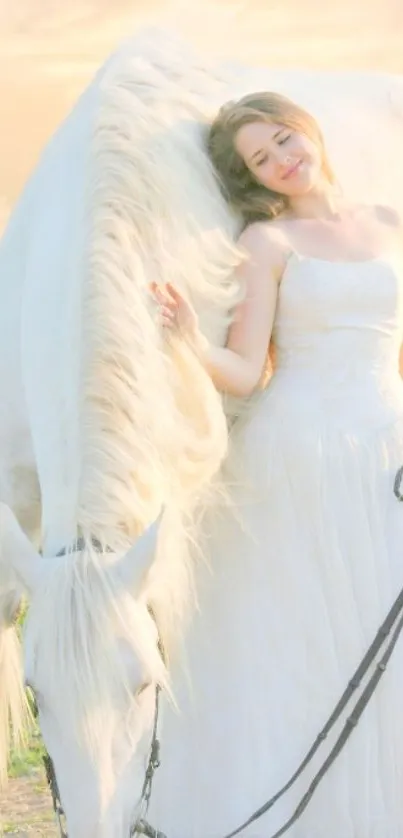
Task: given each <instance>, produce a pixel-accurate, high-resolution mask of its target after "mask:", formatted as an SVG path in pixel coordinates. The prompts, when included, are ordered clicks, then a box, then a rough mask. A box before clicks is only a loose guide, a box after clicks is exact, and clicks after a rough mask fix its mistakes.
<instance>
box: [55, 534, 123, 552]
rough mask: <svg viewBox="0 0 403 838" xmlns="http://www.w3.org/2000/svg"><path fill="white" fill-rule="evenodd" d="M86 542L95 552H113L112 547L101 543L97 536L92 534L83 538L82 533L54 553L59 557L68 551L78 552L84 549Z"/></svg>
mask: <svg viewBox="0 0 403 838" xmlns="http://www.w3.org/2000/svg"><path fill="white" fill-rule="evenodd" d="M87 544H91V547H92V548H93V549H94V550H95V552H96V553H113V550H112V547H109V546H108V545H107V544H102V542H101V541H100V540H99V538H95V537H94V536H92V537H91V538H90V539H88V538H84V536H83V535H79V536H78V538H76V539H75V541H72V542H71V544H69V546H68V547H62V548H61V549H60V550H59V551H58V553H56V556H57V558H59V557H61V556H67V555H68V554H69V553H80V552H81V551H82V550H85V548H86V546H87Z"/></svg>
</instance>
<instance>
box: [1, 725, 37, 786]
mask: <svg viewBox="0 0 403 838" xmlns="http://www.w3.org/2000/svg"><path fill="white" fill-rule="evenodd" d="M43 750H44V749H43V743H42V739H41V737H40V734H39V731H35V732H34V733H33V734H32V736H31V737H30V738H29V740H28V741H27V743H26V745H25V747H24V748H21V749H19V750H13V751H12V753H11V758H10V765H9V776H10V777H24V776H26V775H27V774H32V772H33V771H36V770H37V769H38V768H42V755H43Z"/></svg>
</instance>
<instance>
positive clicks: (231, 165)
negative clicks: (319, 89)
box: [207, 92, 335, 223]
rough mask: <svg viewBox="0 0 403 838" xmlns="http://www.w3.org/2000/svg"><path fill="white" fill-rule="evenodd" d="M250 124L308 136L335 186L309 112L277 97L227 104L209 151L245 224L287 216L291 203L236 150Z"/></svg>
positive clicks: (257, 95) (213, 130)
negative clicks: (261, 180)
mask: <svg viewBox="0 0 403 838" xmlns="http://www.w3.org/2000/svg"><path fill="white" fill-rule="evenodd" d="M251 122H267V123H270V124H272V123H280V124H281V125H285V126H286V127H287V128H292V129H293V130H295V131H299V132H300V133H302V134H305V135H306V136H307V137H309V139H310V140H312V141H313V142H314V143H316V144H317V145H318V146H319V148H320V149H321V151H322V158H323V173H324V174H325V176H326V177H327V178H328V180H329V181H330V183H334V181H335V178H334V174H333V171H332V169H331V166H330V164H329V161H328V158H327V155H326V151H325V146H324V141H323V136H322V133H321V131H320V128H319V126H318V124H317V122H316V120H315V119H314V118H313V116H311V115H310V114H309V113H308V112H307V111H305V110H304V109H303V108H300V107H299V106H298V105H296V104H294V102H292V101H291V100H290V99H287V98H286V97H285V96H281V95H279V94H278V93H269V92H265V93H251V94H248V95H247V96H244V97H243V98H242V99H239V100H238V101H236V102H228V103H227V104H226V105H224V106H223V107H222V108H221V109H220V111H219V112H218V114H217V116H216V118H215V119H214V122H213V123H212V125H211V128H210V132H209V136H208V142H207V147H208V153H209V155H210V158H211V160H212V162H213V164H214V167H215V169H216V172H217V174H218V177H219V180H220V184H221V188H222V191H223V194H224V196H225V198H226V199H227V201H228V203H229V204H230V206H231V207H232V208H233V209H234V210H235V211H236V212H239V213H240V214H241V215H242V216H243V219H244V221H245V222H246V223H250V222H251V221H256V220H258V219H263V218H265V219H267V218H275V217H276V216H278V215H279V214H280V213H282V212H284V210H285V209H286V208H287V203H288V202H287V197H286V196H284V195H281V194H279V193H278V192H273V191H272V190H271V189H268V188H267V187H266V186H263V184H261V183H259V182H258V181H257V180H256V178H255V177H254V175H253V174H252V172H251V171H250V170H249V169H248V167H247V166H246V164H245V162H244V160H243V159H242V157H241V156H240V155H239V154H238V152H237V150H236V148H235V137H236V135H237V133H238V131H239V129H240V128H242V126H243V125H248V124H249V123H251Z"/></svg>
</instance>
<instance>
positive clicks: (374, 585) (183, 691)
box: [150, 254, 403, 838]
mask: <svg viewBox="0 0 403 838" xmlns="http://www.w3.org/2000/svg"><path fill="white" fill-rule="evenodd" d="M402 339H403V270H402V264H401V262H400V260H399V258H398V256H397V255H396V254H395V255H393V254H391V255H388V256H386V257H385V258H379V259H376V258H375V259H371V260H367V261H362V262H329V261H325V260H320V259H313V258H310V257H302V256H297V255H294V256H292V257H291V258H290V260H289V262H288V265H287V268H286V271H285V274H284V277H283V280H282V283H281V288H280V296H279V303H278V308H277V314H276V321H275V328H274V340H275V343H276V346H277V369H276V372H275V374H274V376H273V378H272V380H271V382H270V384H269V386H268V388H267V390H266V391H265V393H264V394H263V395H262V397H261V399H260V401H259V403H258V405H257V407H256V409H255V411H254V414H253V416H252V418H251V420H250V421H249V422H248V425H247V427H246V429H245V431H244V432H243V449H244V457H245V466H246V468H247V473H248V475H249V478H250V480H248V481H246V482H245V484H244V485H243V486H241V487H239V488H238V489H236V490H235V496H236V504H237V507H238V509H239V511H240V513H241V519H242V524H243V527H242V528H241V526H240V525H238V524H237V523H236V521H234V519H233V517H232V516H231V515H227V516H225V515H224V514H223V515H222V516H221V518H220V520H219V521H216V529H215V530H214V532H212V533H211V539H210V541H211V550H212V555H211V557H210V562H211V567H210V569H208V568H207V567H201V568H200V569H199V573H198V579H197V584H198V591H199V604H200V610H199V613H198V614H197V615H196V617H195V620H194V622H193V626H192V629H191V631H190V634H189V638H188V644H187V652H188V672H187V673H186V675H183V676H180V675H179V674H178V676H177V678H176V680H175V681H174V686H175V691H176V696H177V699H178V704H179V712H178V713H176V712H175V711H171V710H170V709H169V708H165V717H164V720H163V727H162V735H161V740H162V750H161V760H162V764H161V767H160V769H159V772H157V777H156V783H155V789H154V792H153V799H152V806H151V809H150V821H151V822H152V823H154V825H155V826H157V825H158V826H159V827H160V829H162V830H163V831H164V832H165V833H166V834H167V838H220V836H224V835H225V834H226V833H227V832H230V831H231V830H232V829H235V828H236V827H237V826H238V825H239V824H240V823H241V822H242V821H243V820H245V819H246V818H247V817H248V816H249V815H250V814H251V813H252V811H253V810H254V809H256V808H258V807H259V806H260V805H261V804H262V803H264V801H265V800H267V799H268V798H269V797H271V796H272V795H273V794H274V793H275V792H276V791H277V790H278V789H279V788H281V786H282V785H284V783H285V782H286V781H287V780H288V779H289V777H290V776H291V775H292V774H293V772H294V771H295V769H296V768H297V766H298V765H299V763H300V761H301V760H302V758H303V757H304V756H305V754H306V752H307V751H308V749H309V747H310V745H311V744H312V743H313V741H314V739H315V738H316V736H317V734H318V733H319V731H320V730H321V728H322V726H323V725H324V723H325V722H326V720H327V718H328V716H329V715H330V713H331V712H332V710H333V708H334V706H335V704H336V703H337V700H338V699H339V698H340V696H341V694H342V693H343V691H344V689H345V687H346V686H347V683H348V681H349V679H350V678H351V676H352V675H353V672H354V670H355V668H356V667H357V665H358V663H359V662H360V660H361V658H362V657H363V655H364V653H365V651H366V649H367V647H368V646H369V644H370V642H371V641H372V640H373V638H374V636H375V634H376V632H377V629H378V628H379V626H380V625H381V623H382V622H383V620H384V618H385V617H386V615H387V613H388V611H389V609H390V607H391V605H392V603H393V601H394V599H395V598H396V596H397V594H398V592H399V590H400V589H401V588H402V587H403V503H399V501H398V500H397V499H396V497H395V495H394V491H393V487H394V478H395V474H396V471H397V469H398V468H399V467H400V466H401V465H403V382H402V379H401V377H400V374H399V371H398V356H399V350H400V345H401V342H402ZM353 703H354V702H352V703H351V704H350V705H349V708H348V709H349V711H350V712H351V707H352V704H353ZM347 715H348V712H345V713H344V714H343V718H342V720H340V722H339V723H338V724H337V726H336V730H335V731H334V732H333V734H332V735H330V736H329V738H328V739H327V740H326V742H325V743H324V744H323V745H322V747H321V748H320V749H319V752H318V754H317V755H316V757H315V759H314V760H313V763H312V765H311V766H310V767H309V768H308V769H307V771H306V772H304V774H303V776H302V778H301V779H300V780H299V781H298V782H297V783H296V785H295V787H294V788H293V789H292V790H291V791H289V792H288V794H286V795H285V796H284V798H282V799H281V800H280V801H279V802H278V803H277V804H276V806H274V808H273V810H272V811H271V812H270V813H268V814H267V815H265V816H264V817H263V818H262V819H261V820H260V821H257V822H256V823H255V824H254V825H253V826H251V827H249V828H248V829H247V830H246V831H245V832H244V833H242V835H244V836H245V838H252V836H253V838H270V836H271V835H272V834H273V833H274V832H275V831H276V830H277V829H278V828H279V827H280V826H281V825H282V824H283V823H284V822H285V821H286V820H288V818H289V817H290V816H291V814H292V812H293V810H294V808H295V806H296V805H297V803H298V801H299V800H300V798H301V797H302V795H303V794H304V792H305V791H306V789H307V788H308V785H309V782H310V780H311V779H312V776H313V775H314V774H315V773H316V771H317V770H318V767H319V766H320V764H321V763H322V762H323V760H324V758H325V757H326V755H327V754H328V753H329V750H330V748H331V745H332V744H333V743H334V741H335V738H336V735H337V734H338V733H340V731H341V729H342V727H343V725H344V722H345V720H346V717H347ZM286 834H287V835H288V836H289V838H403V634H402V636H401V638H400V640H399V642H398V644H397V647H396V649H395V651H394V654H393V656H392V658H391V661H390V663H389V666H388V668H387V670H386V672H385V674H384V676H383V678H382V680H381V682H380V684H379V686H378V688H377V690H376V693H375V694H374V696H373V697H372V699H371V701H370V704H369V706H368V707H367V709H366V711H365V712H364V714H363V716H362V718H361V720H360V722H359V725H358V726H357V727H356V728H355V729H354V730H353V733H352V735H351V737H350V739H349V741H348V743H347V745H346V746H345V748H344V750H343V752H342V753H341V755H340V756H339V757H338V759H337V760H336V762H335V764H334V765H333V767H332V768H331V769H330V770H329V772H328V773H327V774H326V776H325V778H324V780H323V782H322V783H321V784H320V785H319V787H318V788H317V790H316V792H315V794H314V796H313V798H312V800H311V802H310V804H309V806H308V808H307V809H306V811H305V812H304V814H303V815H302V816H301V818H300V819H299V820H298V821H297V822H296V824H295V825H294V826H293V827H292V828H291V829H290V831H289V832H288V833H286Z"/></svg>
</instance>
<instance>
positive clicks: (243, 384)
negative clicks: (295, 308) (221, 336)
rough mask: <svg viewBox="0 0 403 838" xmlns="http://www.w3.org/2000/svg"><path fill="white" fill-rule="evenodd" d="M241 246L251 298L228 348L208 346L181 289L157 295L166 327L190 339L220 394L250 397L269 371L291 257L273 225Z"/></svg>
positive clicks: (254, 231)
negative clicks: (281, 284) (280, 294)
mask: <svg viewBox="0 0 403 838" xmlns="http://www.w3.org/2000/svg"><path fill="white" fill-rule="evenodd" d="M239 245H240V246H241V248H243V250H244V251H245V253H246V258H245V260H244V261H243V262H242V264H241V265H240V266H239V268H238V269H237V276H238V278H239V280H240V281H241V283H242V284H243V285H244V287H245V298H244V300H243V302H242V303H241V304H240V305H239V306H238V307H237V309H236V311H235V315H234V320H233V323H232V324H231V326H230V328H229V331H228V337H227V342H226V345H225V347H220V346H212V345H211V344H209V343H208V341H207V340H206V338H205V337H204V335H202V333H201V332H200V329H199V325H198V319H197V316H196V314H195V312H194V311H193V309H192V308H191V307H190V306H189V304H188V303H187V302H186V301H185V300H184V298H183V297H182V296H181V294H180V293H179V292H178V291H177V290H176V289H175V288H173V287H172V286H170V287H168V289H167V293H166V294H165V295H164V292H163V291H162V290H161V289H158V288H156V287H155V286H154V288H153V292H154V295H155V297H156V300H157V302H158V303H159V306H160V312H161V318H162V324H163V326H165V327H167V328H174V329H175V328H177V329H179V331H180V332H182V334H184V335H186V336H187V338H188V339H189V340H190V341H191V343H192V344H193V346H194V347H195V350H196V351H197V352H198V354H199V355H200V358H201V360H202V362H203V363H204V364H205V367H206V369H207V371H208V373H209V374H210V376H211V378H212V380H213V382H214V384H215V386H216V387H217V389H218V390H221V391H222V392H226V393H229V394H230V395H233V396H241V397H245V396H249V395H251V394H252V393H253V391H254V390H255V389H256V387H257V386H258V384H259V382H260V380H261V378H262V374H263V372H264V369H265V365H266V360H267V352H268V348H269V343H270V336H271V332H272V328H273V322H274V316H275V311H276V303H277V294H278V285H279V279H280V277H281V275H282V272H283V270H284V265H285V256H284V245H283V244H281V243H280V242H279V239H278V234H276V232H275V231H274V230H273V231H272V230H271V229H270V226H269V225H267V224H260V223H256V224H252V225H251V226H250V227H248V228H247V229H246V230H245V231H244V233H243V234H242V236H241V237H240V239H239Z"/></svg>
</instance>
